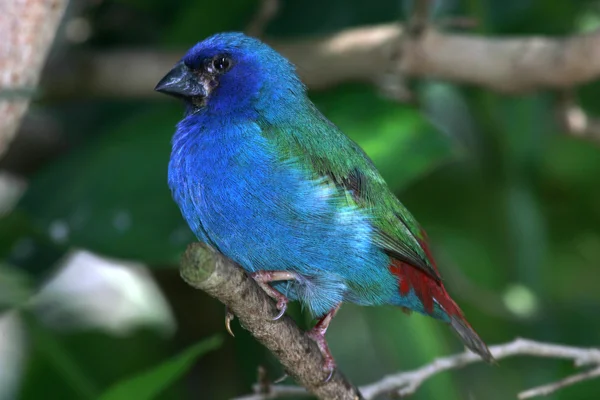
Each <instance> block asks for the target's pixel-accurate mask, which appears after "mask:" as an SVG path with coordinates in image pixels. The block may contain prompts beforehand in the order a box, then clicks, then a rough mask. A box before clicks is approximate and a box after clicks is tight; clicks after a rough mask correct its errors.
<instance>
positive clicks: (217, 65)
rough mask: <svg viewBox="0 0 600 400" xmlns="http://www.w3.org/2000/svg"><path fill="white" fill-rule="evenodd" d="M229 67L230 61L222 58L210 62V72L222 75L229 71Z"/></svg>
mask: <svg viewBox="0 0 600 400" xmlns="http://www.w3.org/2000/svg"><path fill="white" fill-rule="evenodd" d="M230 66H231V60H229V58H227V57H224V56H219V57H217V58H215V59H214V60H213V61H212V64H211V69H212V71H211V72H217V73H223V72H227V71H228V70H229V67H230Z"/></svg>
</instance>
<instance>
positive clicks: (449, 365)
mask: <svg viewBox="0 0 600 400" xmlns="http://www.w3.org/2000/svg"><path fill="white" fill-rule="evenodd" d="M490 351H491V352H492V354H493V355H494V358H495V359H496V360H500V359H503V358H509V357H514V356H518V355H530V356H536V357H545V358H557V359H566V360H573V361H574V362H575V365H576V366H580V367H581V366H588V365H594V366H595V368H593V369H591V370H590V371H586V372H583V373H579V374H576V375H573V376H570V377H568V378H566V379H563V380H561V381H559V382H556V383H552V384H548V385H544V386H541V387H538V388H534V389H530V390H528V391H525V392H522V393H521V394H519V396H520V397H519V398H521V399H526V398H531V397H535V396H543V395H547V394H549V393H553V392H555V391H557V390H559V389H561V388H564V387H566V386H570V385H573V384H575V383H578V382H581V381H584V380H587V379H592V378H596V377H598V376H600V349H596V348H579V347H572V346H563V345H557V344H551V343H541V342H536V341H533V340H527V339H515V340H514V341H512V342H509V343H506V344H499V345H495V346H490ZM480 361H481V358H480V357H478V356H477V355H476V354H473V353H471V352H470V351H466V352H464V353H460V354H456V355H453V356H448V357H443V358H438V359H436V360H435V361H433V362H432V363H430V364H427V365H425V366H423V367H420V368H417V369H415V370H412V371H406V372H400V373H397V374H392V375H388V376H385V377H383V378H382V379H381V380H379V381H377V382H374V383H371V384H369V385H365V386H361V387H360V388H359V389H360V392H361V393H362V394H363V396H364V398H365V400H373V399H375V398H377V397H378V396H381V395H384V394H389V393H396V394H398V395H400V396H409V395H411V394H413V393H415V392H416V391H417V389H419V387H420V386H421V385H422V384H423V383H424V382H425V381H427V380H428V379H429V378H431V377H433V376H434V375H437V374H439V373H441V372H444V371H448V370H452V369H458V368H462V367H464V366H466V365H469V364H473V363H476V362H480ZM302 394H304V395H308V393H307V392H306V391H304V390H303V389H302V388H299V387H295V386H284V385H277V386H272V387H271V391H270V393H269V396H268V397H264V396H262V395H259V394H254V395H250V396H246V397H241V398H238V399H236V400H242V399H243V400H265V399H276V398H285V397H291V396H301V395H302Z"/></svg>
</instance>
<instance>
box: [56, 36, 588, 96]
mask: <svg viewBox="0 0 600 400" xmlns="http://www.w3.org/2000/svg"><path fill="white" fill-rule="evenodd" d="M405 35H406V32H405V29H404V27H403V26H402V25H400V24H384V25H377V26H370V27H362V28H352V29H347V30H344V31H341V32H338V33H335V34H332V35H327V36H321V37H312V38H305V39H296V40H277V39H269V38H266V39H265V40H266V42H267V43H269V44H271V45H272V46H273V47H274V48H275V49H276V50H278V51H279V52H281V53H282V54H284V55H285V56H286V57H288V58H289V59H290V60H291V61H292V62H293V63H295V64H296V65H297V66H298V72H299V74H300V75H301V77H302V79H303V80H304V82H305V83H306V84H307V85H308V86H309V87H310V88H311V89H323V88H327V87H331V86H334V85H337V84H339V83H342V82H366V83H371V84H376V85H379V84H380V83H381V80H382V77H383V76H384V74H385V73H386V71H388V70H389V68H388V67H389V64H390V62H391V55H392V54H393V53H395V50H396V49H397V48H398V43H400V44H401V49H400V52H399V57H397V58H396V60H395V61H394V62H395V63H397V65H395V67H397V68H396V69H397V70H398V71H399V73H401V74H402V75H403V76H404V77H406V78H410V77H427V78H435V79H440V80H446V81H451V82H455V83H461V84H471V85H478V86H481V87H484V88H488V89H492V90H496V91H499V92H503V93H511V94H519V93H526V92H531V91H535V90H540V89H553V90H557V89H560V90H562V89H570V88H572V87H574V86H577V85H580V84H582V83H586V82H589V81H592V80H594V79H596V78H598V77H599V76H600V32H595V33H592V34H586V35H574V36H571V37H564V38H550V37H542V36H539V37H514V38H509V39H503V38H486V37H480V36H476V35H469V34H453V33H442V32H439V31H437V30H435V29H433V28H432V27H429V28H428V29H426V30H425V31H424V32H422V34H421V35H419V36H418V37H416V38H413V39H412V40H401V39H402V38H403V37H404V36H405ZM183 53H184V51H183V49H182V50H180V51H170V52H166V51H141V50H132V49H129V50H127V49H123V50H118V51H111V52H98V53H92V54H84V55H81V58H80V59H79V61H78V62H76V63H75V64H73V65H71V66H70V67H65V66H64V65H63V66H60V67H56V68H55V69H53V71H52V74H51V75H50V74H48V76H47V78H48V79H47V82H46V83H47V85H48V86H49V90H50V92H53V93H54V94H55V95H67V96H73V95H77V96H81V95H99V96H118V97H121V96H127V97H149V96H153V94H152V93H153V92H152V90H151V89H152V88H153V87H154V84H155V83H156V81H157V80H158V79H159V78H160V77H161V76H162V75H161V74H163V73H164V71H166V70H168V69H169V68H171V67H172V66H173V64H174V63H175V62H176V61H177V60H178V59H179V58H180V57H181V55H182V54H183ZM61 70H62V73H61Z"/></svg>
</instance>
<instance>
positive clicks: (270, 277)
mask: <svg viewBox="0 0 600 400" xmlns="http://www.w3.org/2000/svg"><path fill="white" fill-rule="evenodd" d="M250 276H251V277H252V278H253V279H254V280H255V281H256V283H258V286H260V287H261V288H262V289H263V290H264V291H265V292H266V293H267V294H268V295H269V297H271V298H272V299H275V300H276V301H277V309H278V310H279V313H278V314H277V315H276V316H275V317H274V318H273V321H277V320H278V319H279V318H281V317H282V316H283V314H285V311H286V310H287V305H288V303H289V300H288V298H287V297H285V295H283V294H281V293H280V292H279V291H278V290H276V289H273V287H271V285H269V283H270V282H278V281H291V280H297V279H298V275H297V274H295V273H293V272H289V271H257V272H254V273H253V274H251V275H250Z"/></svg>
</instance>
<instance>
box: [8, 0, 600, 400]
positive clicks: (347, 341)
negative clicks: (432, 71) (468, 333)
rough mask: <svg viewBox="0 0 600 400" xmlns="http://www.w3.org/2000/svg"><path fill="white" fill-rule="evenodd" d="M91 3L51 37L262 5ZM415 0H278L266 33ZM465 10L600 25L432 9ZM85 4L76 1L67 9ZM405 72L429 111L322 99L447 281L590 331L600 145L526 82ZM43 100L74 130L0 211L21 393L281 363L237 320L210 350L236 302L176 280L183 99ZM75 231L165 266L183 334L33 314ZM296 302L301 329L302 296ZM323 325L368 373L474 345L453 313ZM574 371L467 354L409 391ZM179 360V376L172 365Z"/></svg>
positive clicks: (581, 14) (556, 15)
mask: <svg viewBox="0 0 600 400" xmlns="http://www.w3.org/2000/svg"><path fill="white" fill-rule="evenodd" d="M83 3H84V4H85V6H81V7H77V8H76V9H75V7H73V9H74V11H72V12H78V13H83V14H82V17H83V18H85V19H86V20H87V21H88V22H89V24H90V26H91V29H92V35H91V37H90V38H89V40H87V41H85V42H83V43H80V44H70V43H68V42H65V43H62V44H60V45H59V46H63V48H61V49H58V50H59V51H57V53H58V54H61V55H62V56H63V57H66V58H68V57H69V56H70V51H71V50H82V51H93V50H98V49H114V48H122V47H123V48H124V47H146V48H148V47H155V48H172V49H173V48H178V49H181V51H182V52H183V51H184V49H185V48H186V47H188V46H190V45H191V44H193V43H195V42H196V41H198V40H200V39H202V38H203V37H205V36H207V35H209V34H212V33H214V32H217V31H222V30H242V29H243V28H244V26H245V25H246V24H247V23H248V21H249V20H250V19H251V17H252V15H253V13H254V12H255V11H256V8H257V5H258V2H257V1H256V0H236V1H232V2H228V3H227V7H223V4H222V3H219V2H214V1H213V2H210V1H204V0H201V1H198V0H181V1H178V2H172V1H171V2H167V1H164V0H103V1H89V2H83ZM411 4H412V2H411V1H408V0H404V1H397V0H382V1H379V2H372V1H366V0H352V1H348V0H331V1H328V2H322V1H317V0H302V1H301V0H282V1H281V5H282V7H281V10H280V13H279V14H278V16H277V18H276V19H275V20H274V21H273V22H272V23H271V24H270V25H269V26H268V29H267V33H268V34H269V35H270V36H273V37H279V38H286V37H287V38H291V37H298V36H302V35H313V34H319V33H326V32H335V31H337V30H340V29H343V28H346V27H350V26H359V25H365V24H375V23H383V22H389V21H392V20H394V19H397V18H404V17H406V15H407V13H408V12H410V8H411ZM457 15H458V16H468V17H471V18H475V19H476V20H477V21H478V22H479V25H478V27H477V28H476V30H475V33H479V34H484V35H492V36H509V35H531V34H548V35H570V34H574V33H578V32H583V31H589V30H591V29H594V28H597V27H598V26H599V25H600V23H599V21H600V3H598V2H597V1H591V0H589V1H583V0H580V1H555V2H551V1H547V0H503V1H500V0H485V1H481V0H444V1H439V0H438V1H436V2H435V7H434V16H435V18H444V17H448V16H457ZM74 17H79V14H77V15H69V18H74ZM67 62H68V61H67ZM300 67H302V66H301V65H300ZM599 85H600V84H599V83H598V82H594V83H591V84H588V85H585V86H583V87H581V88H578V89H579V90H578V93H577V94H578V96H579V98H580V100H581V102H582V105H583V107H584V108H585V109H586V110H587V111H588V112H589V113H591V114H592V115H594V114H595V115H600V90H598V89H600V86H599ZM412 86H413V87H414V89H415V92H416V93H417V95H418V97H419V99H420V100H421V103H422V109H416V108H414V107H410V106H407V105H401V104H398V103H395V102H393V101H390V100H387V99H384V98H383V97H382V96H381V95H380V94H379V93H378V92H377V91H376V89H374V88H372V87H366V86H362V85H354V84H348V85H344V86H341V87H337V88H333V89H331V90H328V91H326V92H319V93H311V97H312V98H313V100H314V101H315V103H316V104H317V106H318V107H319V108H320V109H321V110H322V111H323V112H324V114H325V115H326V116H327V117H329V118H330V119H331V120H332V121H333V122H335V123H336V124H338V125H339V126H340V127H341V128H342V129H343V130H344V131H345V132H346V133H347V134H348V135H349V136H351V137H352V138H353V139H354V140H356V141H357V142H358V143H359V144H360V145H362V146H363V147H364V149H365V150H366V152H367V153H368V154H369V155H371V157H372V158H373V160H374V162H375V163H376V165H377V166H378V167H379V168H380V170H381V172H382V174H383V175H384V177H385V178H386V180H387V181H388V182H389V183H390V185H391V186H392V187H393V189H394V190H395V191H396V193H397V194H398V195H399V197H400V198H401V199H402V201H403V202H404V203H405V204H406V205H407V206H408V207H409V209H411V211H412V212H413V213H414V214H415V216H416V217H417V218H418V219H419V220H420V222H421V223H422V224H423V225H424V227H425V228H426V229H427V230H428V232H429V236H430V238H431V240H432V242H433V247H434V251H435V252H436V254H438V258H439V264H440V268H441V269H442V273H443V275H444V276H445V277H446V281H447V286H448V289H449V291H450V292H451V293H452V294H453V295H454V296H455V298H456V300H457V302H458V303H459V304H461V306H462V308H463V309H464V311H465V312H466V314H467V315H468V317H469V320H470V321H471V323H472V325H474V326H475V328H476V329H477V330H478V331H479V333H480V334H481V336H482V337H483V338H485V339H486V340H487V341H488V342H489V343H496V342H505V341H509V340H511V339H513V338H514V337H515V336H525V337H530V338H533V339H538V340H548V341H554V342H561V343H567V344H571V345H579V346H594V345H597V344H598V340H599V336H598V332H600V320H599V319H598V318H597V315H599V313H600V292H599V291H598V290H597V285H598V280H597V279H596V277H597V272H598V265H600V185H597V181H596V179H597V177H598V176H600V148H599V147H598V146H597V145H595V144H593V143H591V142H587V141H584V140H581V139H578V138H574V137H570V136H568V135H566V134H565V133H564V132H562V131H561V129H560V127H559V126H558V125H557V124H556V122H555V118H554V114H553V113H554V107H555V99H554V95H553V94H552V93H539V94H532V95H527V96H522V97H519V98H514V97H505V96H501V95H498V94H495V93H492V92H489V91H486V90H482V89H479V88H466V87H459V86H456V85H452V84H451V83H442V82H434V81H430V80H420V81H417V82H412ZM151 89H152V88H149V90H151ZM42 92H43V87H42ZM153 100H154V99H153ZM34 111H44V112H46V113H49V114H51V115H52V116H53V117H54V118H56V119H57V120H58V121H59V122H60V126H61V127H62V129H63V134H64V140H65V141H66V142H67V146H65V148H64V149H63V151H61V152H57V154H56V156H54V157H52V158H51V159H49V160H46V161H44V163H42V165H40V166H39V167H37V168H35V170H34V171H32V172H31V173H28V174H27V176H26V178H27V179H28V181H29V188H28V190H27V192H26V194H25V196H24V198H23V199H22V201H21V202H20V204H19V205H18V207H17V208H16V209H15V210H14V211H13V212H12V213H11V214H9V215H8V216H5V217H3V218H2V220H0V308H1V309H2V310H4V309H6V308H8V307H16V308H17V309H19V310H21V311H19V314H18V315H19V316H20V317H19V318H21V319H22V320H23V321H25V323H24V329H25V331H26V332H27V334H26V335H25V333H23V336H24V337H25V338H26V340H25V344H24V345H27V346H29V347H28V349H29V350H24V351H23V352H22V354H21V353H18V354H17V352H16V351H14V352H12V353H9V354H10V355H11V357H12V356H14V357H17V356H19V355H20V356H22V358H23V359H24V360H25V364H24V367H23V373H22V379H21V380H20V383H19V386H18V387H19V388H20V389H18V392H19V395H18V398H19V399H37V398H44V397H46V396H47V394H48V393H52V396H53V398H62V399H71V398H72V399H80V398H95V397H97V396H98V395H99V394H100V393H105V397H104V398H110V399H116V398H148V399H150V398H160V399H163V398H164V399H173V398H198V397H200V398H207V399H213V398H214V399H224V398H228V397H231V396H235V395H241V394H243V393H247V392H249V391H250V387H251V384H252V383H253V382H254V380H255V379H256V368H257V366H258V365H265V366H266V367H267V368H268V371H269V376H271V377H272V378H276V377H278V376H279V374H280V373H281V370H280V367H279V366H278V365H277V363H276V361H274V359H273V357H272V356H271V355H269V354H268V353H267V352H265V351H264V349H263V348H262V347H261V346H260V345H258V344H257V343H256V342H255V341H253V340H252V339H251V338H250V337H249V335H248V334H247V333H246V332H245V331H244V330H243V329H241V328H240V327H239V325H237V324H236V323H234V324H233V328H234V331H235V333H236V338H235V339H233V338H229V337H228V338H227V339H226V340H224V341H223V345H222V346H221V347H219V349H218V350H217V351H214V352H212V353H208V354H206V355H204V353H205V352H206V351H208V350H209V349H216V347H217V346H219V345H220V339H212V341H211V339H209V341H208V342H206V341H202V342H200V343H199V344H198V345H195V346H194V345H193V344H194V343H198V341H199V340H201V339H202V338H204V337H208V336H211V335H213V334H215V333H216V332H222V331H223V316H224V315H223V307H222V306H221V305H220V304H218V303H217V302H216V301H214V300H213V299H211V298H208V297H207V296H205V295H203V294H202V293H198V292H197V291H195V290H193V289H191V288H188V287H187V286H186V285H185V284H183V283H182V282H181V281H180V279H179V277H178V274H177V271H176V269H175V267H174V266H175V265H176V262H177V259H178V257H179V255H180V254H181V252H182V251H183V249H184V248H185V246H186V245H187V244H188V243H189V242H190V241H192V240H193V236H192V235H191V233H190V232H189V230H188V229H187V227H186V225H185V224H184V222H183V220H182V218H181V216H180V215H179V211H178V210H177V208H176V207H175V205H174V204H173V202H172V200H171V198H170V193H169V191H168V188H167V185H166V170H167V162H168V158H169V153H170V143H169V141H170V137H171V134H172V132H173V130H174V125H175V124H176V122H177V121H178V120H179V118H180V117H181V114H182V109H181V106H180V105H179V104H177V103H175V102H168V101H167V100H166V99H164V98H162V97H159V96H158V95H157V96H156V101H131V100H126V99H121V100H107V99H89V98H88V99H83V98H77V97H75V98H72V99H62V100H54V101H44V100H43V98H42V101H41V102H40V103H38V104H37V105H36V107H35V109H34ZM23 156H25V157H26V156H27V155H26V154H25V155H23ZM73 247H78V248H85V249H89V250H91V251H94V252H95V253H97V254H101V255H104V256H107V257H113V258H122V259H130V260H137V261H143V262H144V263H146V264H147V265H149V266H150V267H152V271H153V276H154V278H155V279H156V281H157V282H158V284H159V286H160V288H161V289H162V292H163V294H164V296H165V297H166V299H167V301H168V302H169V304H170V305H171V308H172V312H173V314H174V315H175V318H176V320H177V325H178V330H177V333H176V334H175V335H174V336H173V337H167V338H165V337H164V335H161V334H159V333H158V332H156V331H155V330H153V329H145V328H140V329H138V330H137V331H136V332H135V333H133V334H129V335H125V336H115V335H114V334H110V333H107V332H102V331H83V332H82V331H77V332H71V331H69V332H62V331H61V332H58V331H56V330H52V329H49V328H48V327H45V326H43V324H41V323H40V322H39V321H38V318H37V317H36V315H35V313H31V312H29V311H28V301H29V299H30V295H31V294H32V293H35V291H36V289H37V288H39V287H40V286H43V285H45V284H46V283H47V281H48V278H49V277H51V276H52V275H53V274H55V273H57V265H58V261H59V260H60V259H61V258H62V257H63V256H64V254H65V253H66V252H67V251H68V250H70V249H71V248H73ZM465 278H466V279H465ZM84 283H85V281H84V280H82V285H83V284H84ZM484 299H485V301H484ZM73 301H80V300H78V299H73ZM291 311H292V314H293V315H294V316H295V317H297V318H298V319H299V321H300V323H301V324H303V325H304V326H308V324H309V321H307V320H306V319H303V318H302V316H301V314H300V312H299V308H298V307H293V308H292V310H291ZM7 315H8V314H4V315H3V316H0V319H1V318H5V317H6V316H7ZM2 326H4V325H0V327H2ZM15 332H18V330H16V331H15ZM350 332H351V333H350ZM328 338H329V341H330V345H331V348H332V351H333V353H334V355H335V356H336V358H337V360H338V363H339V365H340V367H341V369H342V370H344V372H345V373H346V374H347V375H348V376H349V377H350V378H351V379H353V380H354V381H355V382H356V383H358V384H362V383H367V382H370V381H373V380H375V379H378V378H380V377H381V376H382V375H384V374H386V373H390V372H392V371H395V370H399V369H407V368H412V367H417V366H419V365H422V364H424V363H426V362H428V361H430V360H432V359H433V358H434V357H436V356H439V355H443V354H448V353H450V352H454V351H460V350H461V346H460V344H459V342H458V340H456V339H455V338H454V337H453V336H452V334H451V333H450V332H449V330H448V329H447V328H446V327H445V326H444V325H442V324H439V323H437V322H435V321H432V320H430V319H427V318H424V317H420V316H417V315H414V316H412V317H411V318H406V317H405V316H404V315H403V314H402V313H400V312H399V311H398V310H397V309H393V308H386V307H381V308H376V309H375V308H373V309H370V308H360V307H356V306H352V305H347V306H344V308H342V310H341V312H340V313H339V315H338V317H336V319H335V321H334V323H333V324H332V326H331V329H330V331H329V333H328ZM6 340H8V339H6ZM15 340H16V339H15ZM15 343H16V342H15ZM190 346H192V347H190ZM0 348H1V346H0ZM186 348H187V349H188V350H186V351H184V352H183V353H180V355H179V356H173V354H176V353H177V352H178V351H183V349H186ZM3 356H5V355H4V353H0V358H1V357H3ZM200 356H203V357H202V358H201V359H198V357H200ZM7 360H8V358H7ZM11 360H12V359H11ZM15 360H16V358H15ZM164 360H169V361H167V362H164ZM1 361H2V360H0V365H4V364H2V363H1ZM16 362H17V361H15V363H16ZM15 365H16V364H15ZM153 365H156V366H157V367H155V368H154V369H149V366H153ZM140 371H147V372H145V373H142V374H141V375H138V374H139V373H140ZM570 372H571V366H570V365H568V364H567V363H561V362H558V361H550V360H532V359H527V358H517V359H511V360H506V361H503V362H502V363H501V365H500V366H499V367H494V368H492V367H487V366H483V365H474V366H471V367H469V368H467V369H465V370H464V371H457V372H452V373H447V374H441V375H439V376H436V377H435V378H433V379H432V380H431V381H428V382H427V383H426V384H425V385H424V386H423V388H422V389H420V390H419V392H418V393H417V394H416V395H415V396H414V397H413V398H415V399H430V398H436V399H438V398H439V399H448V400H454V399H466V398H485V399H490V400H494V399H507V398H514V396H515V393H517V392H518V391H520V390H522V389H525V388H528V387H531V386H533V385H537V384H541V383H544V382H547V381H551V380H557V379H560V378H561V377H563V376H565V375H566V374H568V373H570ZM183 374H185V379H183V380H177V378H179V377H180V376H182V375H183ZM130 377H133V378H130ZM0 382H3V381H1V380H0ZM162 389H165V390H164V391H162ZM1 390H2V388H0V399H2V400H4V397H3V394H2V392H1ZM106 390H109V391H108V392H105V391H106ZM599 391H600V382H598V381H595V382H588V383H584V384H581V385H577V386H574V387H572V388H569V389H566V390H564V391H562V392H559V393H557V394H555V395H552V396H550V397H549V398H552V399H570V400H571V399H573V400H576V399H590V398H596V397H597V395H594V394H593V393H598V392H599ZM159 392H160V393H159ZM7 398H10V397H7Z"/></svg>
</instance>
